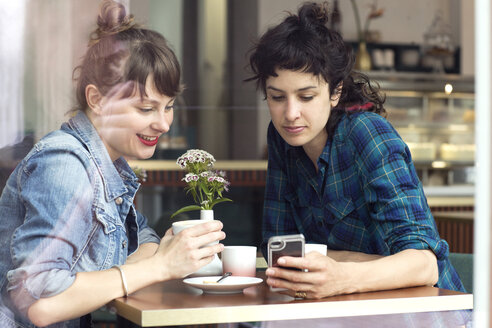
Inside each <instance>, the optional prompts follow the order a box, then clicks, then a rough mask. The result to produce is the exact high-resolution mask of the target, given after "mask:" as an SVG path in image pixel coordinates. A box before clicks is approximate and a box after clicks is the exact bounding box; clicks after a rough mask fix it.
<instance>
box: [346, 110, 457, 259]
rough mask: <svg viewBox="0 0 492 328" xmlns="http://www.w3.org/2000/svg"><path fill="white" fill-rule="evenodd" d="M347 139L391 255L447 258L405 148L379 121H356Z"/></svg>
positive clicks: (394, 133) (392, 130)
mask: <svg viewBox="0 0 492 328" xmlns="http://www.w3.org/2000/svg"><path fill="white" fill-rule="evenodd" d="M358 124H360V127H359V129H357V130H359V131H361V133H360V134H356V135H355V134H354V135H352V143H353V145H354V148H355V149H356V152H357V153H358V158H359V159H358V162H357V163H358V166H359V170H360V171H361V176H362V177H363V188H364V194H365V199H366V200H367V202H368V204H369V206H370V209H371V215H372V218H373V219H375V220H376V221H378V222H379V227H380V232H381V233H382V235H383V236H384V239H385V242H386V244H387V245H388V247H389V249H390V252H391V253H392V254H395V253H398V252H400V251H402V250H405V249H431V250H432V251H433V252H434V253H435V254H436V256H437V258H438V259H443V258H445V257H446V256H447V254H448V245H447V243H446V242H445V241H444V240H442V239H440V237H439V234H438V233H437V229H436V226H435V222H434V219H433V217H432V214H431V212H430V209H429V207H428V205H427V200H426V198H425V195H424V193H423V189H422V186H421V183H420V181H419V179H418V177H417V174H416V172H415V169H414V167H413V164H412V161H411V155H410V152H409V150H408V147H407V146H406V145H405V143H404V142H403V140H402V139H401V138H400V136H399V135H398V134H397V133H396V131H395V130H394V129H393V127H392V126H391V125H390V124H389V123H388V122H387V121H386V120H385V119H383V118H380V117H378V118H377V119H374V118H373V119H367V117H366V119H361V120H360V121H359V122H358Z"/></svg>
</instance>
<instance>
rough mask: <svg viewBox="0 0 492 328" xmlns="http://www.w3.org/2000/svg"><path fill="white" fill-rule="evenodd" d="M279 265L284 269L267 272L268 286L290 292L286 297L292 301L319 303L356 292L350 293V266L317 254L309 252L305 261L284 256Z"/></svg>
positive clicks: (300, 258) (276, 268) (304, 258)
mask: <svg viewBox="0 0 492 328" xmlns="http://www.w3.org/2000/svg"><path fill="white" fill-rule="evenodd" d="M278 264H279V265H281V267H271V268H268V269H267V270H266V275H267V281H266V282H267V284H268V285H270V286H272V287H276V288H287V289H288V291H286V292H283V293H284V294H288V295H290V296H292V297H298V296H299V295H302V296H303V297H304V298H314V299H319V298H323V297H327V296H332V295H338V294H347V293H350V292H353V291H350V285H351V284H350V272H348V271H349V270H348V268H347V265H346V264H345V263H342V262H337V261H335V260H333V259H332V258H330V257H328V256H324V255H322V254H320V253H318V252H310V253H308V254H306V256H305V257H290V256H284V257H281V258H279V260H278ZM289 268H296V269H300V270H301V271H298V270H292V269H289ZM306 270H307V272H306ZM296 292H297V296H296ZM304 293H305V294H304Z"/></svg>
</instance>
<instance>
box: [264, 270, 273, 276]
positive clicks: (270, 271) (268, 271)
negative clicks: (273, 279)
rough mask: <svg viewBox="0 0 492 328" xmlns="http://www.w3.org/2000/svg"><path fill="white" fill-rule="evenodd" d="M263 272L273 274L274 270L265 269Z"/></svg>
mask: <svg viewBox="0 0 492 328" xmlns="http://www.w3.org/2000/svg"><path fill="white" fill-rule="evenodd" d="M265 273H266V274H267V275H272V274H274V271H273V270H272V269H266V271H265Z"/></svg>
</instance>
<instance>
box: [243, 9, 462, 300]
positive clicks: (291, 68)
mask: <svg viewBox="0 0 492 328" xmlns="http://www.w3.org/2000/svg"><path fill="white" fill-rule="evenodd" d="M327 19H328V15H327V10H326V5H318V4H316V3H306V4H304V5H303V6H301V7H300V8H299V11H298V14H290V15H288V16H287V17H286V18H285V19H284V21H283V22H281V23H280V24H279V25H277V26H275V27H272V28H270V29H269V30H268V31H267V32H266V33H265V34H264V35H263V36H262V37H261V38H260V40H259V42H258V44H257V45H255V47H254V48H253V51H252V54H251V57H250V65H251V68H252V71H253V76H252V77H251V78H250V79H249V80H254V81H256V83H257V87H258V88H259V89H261V90H262V91H263V93H264V95H265V98H266V100H267V103H268V107H269V110H270V115H271V119H272V121H271V123H270V126H269V128H268V174H267V185H266V191H265V202H264V212H263V213H264V215H263V245H262V246H263V253H264V254H265V255H266V249H265V248H266V247H265V246H266V242H267V241H268V238H269V237H271V236H274V235H287V234H297V233H302V234H304V236H305V238H306V242H310V243H323V244H326V245H328V254H327V256H322V255H321V254H319V253H316V252H311V253H309V254H307V255H306V256H305V257H304V258H295V257H283V258H280V259H279V260H278V264H279V265H280V266H281V267H275V268H269V269H267V271H266V274H267V277H268V279H267V283H268V284H269V285H270V286H272V287H277V288H286V289H288V291H287V293H289V294H290V295H292V296H296V295H297V296H299V295H302V297H307V298H322V297H327V296H331V295H338V294H349V293H356V292H367V291H375V290H386V289H394V288H402V287H410V286H423V285H428V286H437V287H440V288H447V289H452V290H458V291H464V288H463V285H462V283H461V281H460V278H459V277H458V275H457V273H456V271H455V269H454V268H453V267H452V265H451V264H450V262H449V259H448V254H449V247H448V244H447V243H446V241H444V240H442V239H441V238H440V237H439V233H438V232H437V228H436V225H435V221H434V219H433V217H432V214H431V212H430V209H429V206H428V204H427V200H426V197H425V195H424V192H423V188H422V184H421V182H420V181H419V179H418V176H417V173H416V171H415V167H414V165H413V162H412V158H411V154H410V151H409V149H408V147H407V145H406V144H405V143H404V142H403V140H402V139H401V137H400V136H399V135H398V133H397V132H396V131H395V129H394V128H393V127H392V126H391V124H390V123H388V121H387V120H386V119H385V118H384V116H385V110H384V107H383V103H384V97H383V96H381V95H380V93H379V90H378V88H377V87H374V86H373V85H371V83H370V82H369V79H368V78H367V77H366V76H365V75H363V74H360V73H358V72H354V71H353V70H352V69H353V64H354V56H353V54H352V51H351V50H350V49H349V48H348V47H347V46H346V45H345V43H344V41H343V39H342V38H341V36H340V35H339V34H338V33H336V32H334V31H332V30H330V29H328V28H327V27H326V26H325V24H326V22H327ZM287 267H293V268H298V269H307V271H308V272H303V271H295V270H288V269H286V268H287Z"/></svg>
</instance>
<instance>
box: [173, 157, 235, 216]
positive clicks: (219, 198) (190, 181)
mask: <svg viewBox="0 0 492 328" xmlns="http://www.w3.org/2000/svg"><path fill="white" fill-rule="evenodd" d="M214 163H215V158H214V157H213V156H212V155H211V154H209V153H207V152H206V151H204V150H200V149H190V150H188V151H187V152H186V153H184V154H183V155H181V156H180V157H179V158H178V160H177V161H176V164H178V165H179V167H181V169H183V170H186V171H187V172H188V173H187V174H186V175H185V177H184V178H183V179H182V180H183V181H184V182H186V184H187V186H186V187H185V190H186V193H187V194H191V195H192V196H193V200H194V201H195V204H194V205H188V206H185V207H183V208H181V209H179V210H177V211H176V212H174V213H173V214H172V215H171V218H174V217H175V216H176V215H179V214H181V213H184V212H188V211H196V210H200V219H213V207H214V205H216V204H218V203H222V202H230V201H231V200H230V199H229V198H226V197H224V196H223V195H222V192H224V191H228V190H229V185H230V183H229V181H227V180H226V179H225V172H224V171H216V170H214V169H213V166H214Z"/></svg>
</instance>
